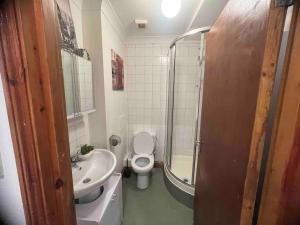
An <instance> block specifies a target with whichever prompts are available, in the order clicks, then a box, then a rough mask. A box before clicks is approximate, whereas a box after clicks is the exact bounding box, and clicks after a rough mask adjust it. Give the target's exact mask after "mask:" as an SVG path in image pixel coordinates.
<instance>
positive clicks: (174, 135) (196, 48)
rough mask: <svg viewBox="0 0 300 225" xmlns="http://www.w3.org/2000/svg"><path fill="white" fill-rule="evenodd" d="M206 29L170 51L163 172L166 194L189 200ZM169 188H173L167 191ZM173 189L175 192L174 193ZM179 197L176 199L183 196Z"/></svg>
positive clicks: (190, 34)
mask: <svg viewBox="0 0 300 225" xmlns="http://www.w3.org/2000/svg"><path fill="white" fill-rule="evenodd" d="M208 31H209V27H204V28H199V29H195V30H192V31H190V32H187V33H186V34H184V35H182V36H180V37H178V38H177V39H175V40H174V41H173V42H172V44H171V45H170V49H169V77H168V82H167V85H168V87H167V110H166V113H167V115H166V117H167V118H166V145H165V159H164V160H165V161H164V165H165V166H164V170H165V175H166V176H165V177H166V178H167V179H166V180H167V181H168V182H167V184H169V185H167V186H168V187H169V190H173V191H172V192H173V194H174V195H175V197H176V195H177V194H176V193H178V191H177V192H176V191H174V190H176V189H177V190H179V191H180V192H182V193H183V194H187V196H188V197H189V198H190V199H191V200H190V201H189V200H188V201H186V200H184V202H189V203H187V204H188V205H191V204H190V203H191V202H192V196H193V195H194V184H195V177H196V168H197V157H198V153H199V151H200V124H201V108H202V93H203V80H204V63H205V57H204V56H205V36H206V33H207V32H208ZM170 186H173V187H172V188H170ZM174 187H175V189H174ZM182 193H181V194H179V195H182Z"/></svg>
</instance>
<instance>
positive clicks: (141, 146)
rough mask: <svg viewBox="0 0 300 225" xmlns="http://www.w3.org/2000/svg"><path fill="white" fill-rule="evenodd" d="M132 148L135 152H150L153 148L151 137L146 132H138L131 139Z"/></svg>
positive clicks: (148, 153)
mask: <svg viewBox="0 0 300 225" xmlns="http://www.w3.org/2000/svg"><path fill="white" fill-rule="evenodd" d="M133 150H134V152H135V153H136V154H147V155H150V154H152V153H153V150H154V140H153V137H152V136H151V135H150V134H149V133H147V132H141V133H138V134H137V135H136V136H135V137H134V139H133Z"/></svg>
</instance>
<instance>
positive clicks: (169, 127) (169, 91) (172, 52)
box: [165, 45, 176, 168]
mask: <svg viewBox="0 0 300 225" xmlns="http://www.w3.org/2000/svg"><path fill="white" fill-rule="evenodd" d="M175 51H176V46H175V45H174V46H173V47H171V49H170V51H169V65H168V66H169V77H168V87H167V96H168V98H167V100H168V103H167V120H166V122H167V129H166V145H165V146H166V160H167V166H168V167H169V168H170V167H171V163H172V161H171V155H172V133H173V132H172V129H173V100H174V99H173V98H174V72H175V71H174V60H175Z"/></svg>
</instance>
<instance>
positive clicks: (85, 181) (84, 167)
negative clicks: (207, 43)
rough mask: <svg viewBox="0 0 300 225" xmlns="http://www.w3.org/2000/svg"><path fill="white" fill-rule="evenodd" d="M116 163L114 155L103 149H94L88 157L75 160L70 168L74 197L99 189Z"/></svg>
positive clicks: (111, 172)
mask: <svg viewBox="0 0 300 225" xmlns="http://www.w3.org/2000/svg"><path fill="white" fill-rule="evenodd" d="M116 164H117V159H116V156H115V155H114V154H113V153H112V152H110V151H108V150H105V149H95V150H94V151H93V152H92V154H91V156H90V157H89V158H87V159H85V160H82V161H79V162H77V166H75V167H73V168H72V176H73V187H74V195H75V198H76V199H77V198H81V197H83V196H86V195H88V194H89V193H91V192H93V191H95V190H97V189H99V188H100V187H101V186H102V185H103V183H104V182H105V181H106V180H107V179H108V178H109V177H110V176H111V175H112V174H113V172H114V170H115V168H116Z"/></svg>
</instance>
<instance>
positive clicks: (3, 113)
mask: <svg viewBox="0 0 300 225" xmlns="http://www.w3.org/2000/svg"><path fill="white" fill-rule="evenodd" d="M0 124H1V125H0V155H1V159H0V160H2V168H3V175H4V176H3V177H0V218H1V219H4V222H6V223H7V224H18V225H23V224H24V225H25V224H26V221H25V215H24V210H23V203H22V198H21V191H20V187H19V179H18V173H17V167H16V160H15V155H14V150H13V145H12V140H11V133H10V127H9V123H8V117H7V109H6V105H5V99H4V93H3V86H2V82H1V81H0ZM0 164H1V163H0ZM1 219H0V220H1Z"/></svg>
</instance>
